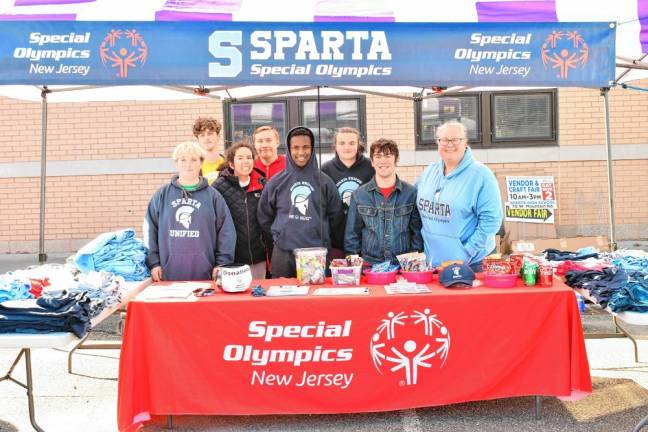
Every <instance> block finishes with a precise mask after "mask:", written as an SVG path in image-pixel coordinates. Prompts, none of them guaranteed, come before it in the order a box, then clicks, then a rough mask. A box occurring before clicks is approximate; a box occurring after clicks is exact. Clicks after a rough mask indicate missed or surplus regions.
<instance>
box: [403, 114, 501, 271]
mask: <svg viewBox="0 0 648 432" xmlns="http://www.w3.org/2000/svg"><path fill="white" fill-rule="evenodd" d="M436 136H437V144H438V147H439V156H440V157H441V160H440V161H438V162H435V163H433V164H432V165H430V166H429V167H427V168H426V169H425V171H424V172H423V174H421V177H419V179H418V181H417V182H416V186H417V189H418V194H417V199H416V203H417V206H418V209H419V213H420V214H421V219H422V221H423V229H422V231H421V232H422V234H423V243H424V245H425V255H426V256H427V259H428V261H429V262H431V263H432V264H433V265H434V266H437V265H439V264H441V263H442V262H444V261H448V260H462V261H464V262H465V263H467V264H469V265H470V266H471V267H472V268H473V270H475V271H481V262H482V260H483V259H484V257H485V256H486V255H488V254H490V253H491V252H492V251H493V250H494V249H495V233H497V231H498V230H499V228H500V225H501V223H502V203H501V197H500V191H499V187H498V185H497V180H496V179H495V175H494V174H493V172H492V171H491V170H490V169H489V168H488V167H487V166H486V165H484V164H483V163H481V162H479V161H476V160H475V159H473V155H472V150H471V149H470V148H469V147H468V139H467V134H466V128H465V127H464V126H463V125H462V124H461V123H459V122H456V121H451V122H447V123H444V124H443V125H441V126H439V127H438V128H437V131H436Z"/></svg>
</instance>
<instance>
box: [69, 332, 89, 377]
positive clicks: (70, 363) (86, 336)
mask: <svg viewBox="0 0 648 432" xmlns="http://www.w3.org/2000/svg"><path fill="white" fill-rule="evenodd" d="M88 336H90V332H88V333H86V335H85V336H83V338H82V339H81V340H80V341H79V343H77V344H76V345H74V348H72V349H71V350H70V352H69V353H68V373H69V374H71V373H72V354H74V351H76V350H77V349H79V347H80V346H81V345H83V342H85V341H86V339H88Z"/></svg>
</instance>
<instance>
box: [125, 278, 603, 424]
mask: <svg viewBox="0 0 648 432" xmlns="http://www.w3.org/2000/svg"><path fill="white" fill-rule="evenodd" d="M288 282H289V281H287V280H283V281H279V282H278V281H276V280H275V281H265V282H264V285H265V286H268V285H270V284H277V283H288ZM430 287H431V289H432V293H430V294H409V295H387V294H385V292H384V290H383V288H382V287H378V286H372V287H371V294H370V295H367V296H345V297H341V296H338V297H315V296H312V295H310V296H308V297H282V298H277V297H275V298H269V297H263V298H253V297H251V296H250V294H249V293H243V294H226V293H222V292H218V293H217V294H216V295H215V296H213V297H205V298H200V299H198V300H187V301H184V300H183V301H174V302H169V301H165V302H152V301H132V302H131V303H130V304H129V305H128V314H127V318H126V326H125V331H124V337H123V346H122V351H121V359H120V365H119V394H118V423H119V429H120V430H128V429H130V428H134V427H137V426H138V425H140V424H141V423H142V422H144V421H147V420H149V419H150V416H152V415H167V414H173V415H182V414H211V415H218V414H294V413H350V412H367V411H387V410H398V409H406V408H415V407H425V406H433V405H443V404H450V403H456V402H464V401H474V400H485V399H495V398H503V397H512V396H526V395H545V396H559V397H568V398H569V397H571V398H576V397H578V396H579V395H584V394H587V393H590V392H591V390H592V384H591V379H590V374H589V366H588V362H587V354H586V352H585V343H584V340H583V332H582V328H581V320H580V315H579V313H578V309H577V305H576V301H575V298H574V293H573V292H572V290H571V289H570V288H568V287H566V286H565V285H563V284H562V283H561V282H559V281H556V282H555V285H554V286H553V287H552V288H540V287H533V288H526V287H522V286H520V287H516V288H508V289H491V288H474V289H471V290H447V289H443V288H441V287H440V286H438V285H434V284H431V285H430ZM315 288H317V287H315V286H313V287H311V292H312V290H313V289H315Z"/></svg>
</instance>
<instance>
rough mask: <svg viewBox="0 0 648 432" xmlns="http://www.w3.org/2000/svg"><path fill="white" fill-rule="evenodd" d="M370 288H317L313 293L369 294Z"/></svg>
mask: <svg viewBox="0 0 648 432" xmlns="http://www.w3.org/2000/svg"><path fill="white" fill-rule="evenodd" d="M367 294H369V288H366V287H351V288H317V289H316V290H315V292H313V295H316V296H336V295H367Z"/></svg>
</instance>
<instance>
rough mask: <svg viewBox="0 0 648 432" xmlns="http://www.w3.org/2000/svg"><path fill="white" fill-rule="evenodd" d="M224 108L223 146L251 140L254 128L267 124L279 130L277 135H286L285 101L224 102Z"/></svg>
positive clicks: (286, 116)
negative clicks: (224, 140) (224, 142)
mask: <svg viewBox="0 0 648 432" xmlns="http://www.w3.org/2000/svg"><path fill="white" fill-rule="evenodd" d="M224 108H225V109H224V113H225V128H226V135H225V136H226V144H225V147H229V146H230V145H231V144H232V143H235V142H237V141H245V140H248V139H249V140H250V142H251V139H252V133H253V132H254V130H255V129H256V128H258V127H259V126H264V125H269V124H272V125H273V126H274V127H275V128H276V129H277V130H278V131H279V136H281V137H285V136H286V132H287V131H288V115H287V112H288V105H287V103H286V102H285V101H277V102H274V101H272V102H251V103H249V102H242V103H226V104H225V107H224Z"/></svg>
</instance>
